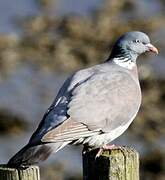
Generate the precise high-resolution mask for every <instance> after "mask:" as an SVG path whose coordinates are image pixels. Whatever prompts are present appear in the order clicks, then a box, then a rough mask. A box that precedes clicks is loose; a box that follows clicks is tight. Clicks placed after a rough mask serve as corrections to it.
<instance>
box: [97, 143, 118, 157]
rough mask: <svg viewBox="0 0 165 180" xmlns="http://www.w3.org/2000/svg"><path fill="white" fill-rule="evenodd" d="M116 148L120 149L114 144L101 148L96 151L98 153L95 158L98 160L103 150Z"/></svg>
mask: <svg viewBox="0 0 165 180" xmlns="http://www.w3.org/2000/svg"><path fill="white" fill-rule="evenodd" d="M116 148H120V146H116V145H115V144H106V145H104V146H103V147H101V148H100V149H99V151H98V153H97V154H96V157H95V158H98V157H99V156H100V155H101V153H102V152H103V150H108V149H116Z"/></svg>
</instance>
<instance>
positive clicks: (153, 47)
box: [147, 44, 159, 54]
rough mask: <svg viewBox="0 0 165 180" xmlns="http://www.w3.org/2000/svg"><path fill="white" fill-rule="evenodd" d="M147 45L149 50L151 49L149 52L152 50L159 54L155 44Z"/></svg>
mask: <svg viewBox="0 0 165 180" xmlns="http://www.w3.org/2000/svg"><path fill="white" fill-rule="evenodd" d="M147 47H148V50H149V51H151V52H153V53H155V54H159V51H158V49H157V48H156V47H155V46H153V45H152V44H148V45H147Z"/></svg>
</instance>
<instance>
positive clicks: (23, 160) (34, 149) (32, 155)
mask: <svg viewBox="0 0 165 180" xmlns="http://www.w3.org/2000/svg"><path fill="white" fill-rule="evenodd" d="M65 145H66V144H65ZM65 145H64V144H63V143H53V144H44V145H37V146H30V145H29V144H27V145H26V146H24V147H23V148H22V149H21V150H20V151H19V152H17V153H16V154H15V155H14V156H13V157H12V158H11V159H10V160H9V161H8V164H7V165H8V166H9V167H20V166H27V165H32V164H36V163H39V162H40V161H44V160H46V159H47V158H48V157H49V155H50V154H51V153H52V152H53V151H54V152H57V151H58V150H59V149H61V148H63V147H64V146H65Z"/></svg>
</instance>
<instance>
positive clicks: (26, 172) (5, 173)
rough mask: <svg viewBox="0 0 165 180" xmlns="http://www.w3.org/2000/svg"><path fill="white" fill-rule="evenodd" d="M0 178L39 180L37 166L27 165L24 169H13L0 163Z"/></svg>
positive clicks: (1, 179)
mask: <svg viewBox="0 0 165 180" xmlns="http://www.w3.org/2000/svg"><path fill="white" fill-rule="evenodd" d="M0 180H40V174H39V168H38V166H29V167H27V168H24V169H23V168H19V169H15V168H8V167H7V166H6V165H0Z"/></svg>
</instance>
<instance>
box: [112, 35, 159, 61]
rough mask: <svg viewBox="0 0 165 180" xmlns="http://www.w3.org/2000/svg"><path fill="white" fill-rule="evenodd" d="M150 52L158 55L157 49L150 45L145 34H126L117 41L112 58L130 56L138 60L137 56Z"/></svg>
mask: <svg viewBox="0 0 165 180" xmlns="http://www.w3.org/2000/svg"><path fill="white" fill-rule="evenodd" d="M148 51H151V52H154V53H156V54H158V50H157V48H156V47H155V46H153V45H152V44H151V43H150V39H149V37H148V36H147V35H146V34H145V33H143V32H139V31H132V32H127V33H125V34H124V35H122V36H121V37H120V38H119V39H118V40H117V41H116V43H115V45H114V47H113V50H112V53H111V57H121V56H126V57H128V56H130V57H132V58H133V59H135V60H136V58H137V56H139V55H140V54H142V53H145V52H148Z"/></svg>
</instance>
